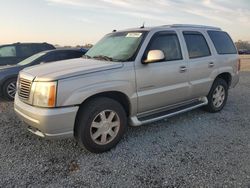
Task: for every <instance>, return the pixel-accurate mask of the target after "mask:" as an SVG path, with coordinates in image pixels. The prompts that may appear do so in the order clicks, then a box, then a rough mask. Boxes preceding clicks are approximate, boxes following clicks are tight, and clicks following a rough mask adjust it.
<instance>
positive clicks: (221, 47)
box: [208, 31, 237, 54]
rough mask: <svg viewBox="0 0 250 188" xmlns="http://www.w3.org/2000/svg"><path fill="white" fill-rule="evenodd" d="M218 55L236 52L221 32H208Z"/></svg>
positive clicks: (225, 34)
mask: <svg viewBox="0 0 250 188" xmlns="http://www.w3.org/2000/svg"><path fill="white" fill-rule="evenodd" d="M208 35H209V36H210V38H211V40H212V41H213V43H214V47H215V49H216V51H217V53H218V54H237V50H236V48H235V46H234V43H233V41H232V39H231V38H230V36H229V35H228V34H227V33H226V32H223V31H208Z"/></svg>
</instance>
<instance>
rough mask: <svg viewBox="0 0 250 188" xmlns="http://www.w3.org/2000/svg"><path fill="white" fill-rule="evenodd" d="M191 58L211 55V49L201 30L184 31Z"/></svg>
mask: <svg viewBox="0 0 250 188" xmlns="http://www.w3.org/2000/svg"><path fill="white" fill-rule="evenodd" d="M183 34H184V38H185V41H186V44H187V49H188V54H189V58H198V57H206V56H210V55H211V53H210V50H209V47H208V44H207V41H206V39H205V38H204V36H203V35H202V34H201V33H199V32H184V33H183Z"/></svg>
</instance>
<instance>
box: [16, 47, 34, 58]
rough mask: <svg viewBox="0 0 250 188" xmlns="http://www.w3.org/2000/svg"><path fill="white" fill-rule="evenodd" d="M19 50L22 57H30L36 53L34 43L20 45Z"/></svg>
mask: <svg viewBox="0 0 250 188" xmlns="http://www.w3.org/2000/svg"><path fill="white" fill-rule="evenodd" d="M19 50H20V56H21V57H29V56H31V55H33V54H34V53H35V51H34V50H33V48H32V45H20V46H19Z"/></svg>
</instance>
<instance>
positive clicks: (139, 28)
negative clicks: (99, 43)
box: [123, 24, 221, 31]
mask: <svg viewBox="0 0 250 188" xmlns="http://www.w3.org/2000/svg"><path fill="white" fill-rule="evenodd" d="M162 28H166V29H170V28H185V29H210V30H219V31H220V30H221V28H219V27H214V26H206V25H195V24H172V25H161V26H154V27H138V28H130V29H125V30H123V31H131V30H136V31H150V30H154V29H162Z"/></svg>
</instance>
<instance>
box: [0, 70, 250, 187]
mask: <svg viewBox="0 0 250 188" xmlns="http://www.w3.org/2000/svg"><path fill="white" fill-rule="evenodd" d="M249 96H250V72H243V73H242V74H241V81H240V84H239V85H238V86H237V87H236V88H235V89H233V90H231V91H230V94H229V99H228V103H227V105H226V106H225V108H224V110H223V111H222V112H220V113H217V114H210V113H206V112H203V111H202V110H200V109H197V110H194V111H191V112H188V113H185V114H182V115H178V116H176V117H173V118H170V119H168V120H164V121H160V122H157V123H153V124H150V125H147V126H142V127H131V128H129V130H128V131H127V133H126V135H125V136H124V139H123V140H122V141H121V142H120V143H119V144H118V145H117V147H116V148H114V149H112V150H111V151H110V152H106V153H103V154H92V153H89V152H86V151H84V150H82V149H81V148H80V147H79V146H77V145H76V143H75V142H74V140H73V139H67V140H56V141H55V140H53V141H49V140H44V139H41V138H38V137H36V136H35V135H32V134H30V133H29V132H27V131H26V129H25V128H24V126H23V123H22V122H21V121H19V119H18V118H17V117H16V115H15V114H14V111H13V103H7V102H2V101H1V102H0V138H1V142H0V187H14V186H17V187H132V186H133V187H250V157H249V156H250V136H249V135H250V123H249V122H250V116H249V112H250V105H249V104H250V97H249Z"/></svg>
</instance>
